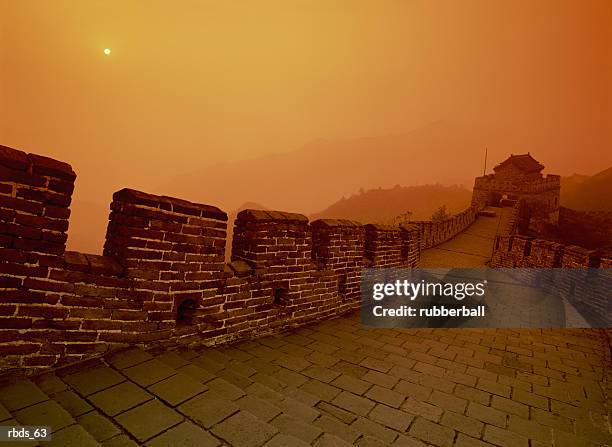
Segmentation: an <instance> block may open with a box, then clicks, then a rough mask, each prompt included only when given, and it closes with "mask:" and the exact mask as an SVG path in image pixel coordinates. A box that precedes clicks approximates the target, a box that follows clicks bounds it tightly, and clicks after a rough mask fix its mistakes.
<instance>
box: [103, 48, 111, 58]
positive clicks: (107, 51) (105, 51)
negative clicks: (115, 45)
mask: <svg viewBox="0 0 612 447" xmlns="http://www.w3.org/2000/svg"><path fill="white" fill-rule="evenodd" d="M104 54H105V55H107V56H108V55H109V54H111V50H110V48H104Z"/></svg>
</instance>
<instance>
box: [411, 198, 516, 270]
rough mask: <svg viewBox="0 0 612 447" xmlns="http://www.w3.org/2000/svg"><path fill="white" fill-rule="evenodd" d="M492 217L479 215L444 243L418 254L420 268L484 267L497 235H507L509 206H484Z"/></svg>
mask: <svg viewBox="0 0 612 447" xmlns="http://www.w3.org/2000/svg"><path fill="white" fill-rule="evenodd" d="M487 211H494V212H495V213H496V215H495V217H479V218H478V219H476V222H474V223H473V224H472V225H471V226H470V227H469V228H468V229H467V230H465V231H464V232H462V233H459V234H458V235H457V236H456V237H454V238H453V239H451V240H450V241H448V242H445V243H443V244H440V245H438V246H437V247H434V248H430V249H428V250H424V251H423V252H422V253H421V261H420V266H421V267H454V268H479V267H485V266H486V262H487V261H489V260H490V259H491V253H492V252H493V243H494V241H495V236H496V235H498V234H507V228H508V225H509V224H510V215H511V214H512V208H487Z"/></svg>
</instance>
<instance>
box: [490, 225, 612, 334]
mask: <svg viewBox="0 0 612 447" xmlns="http://www.w3.org/2000/svg"><path fill="white" fill-rule="evenodd" d="M491 267H494V268H507V269H514V270H512V271H511V272H509V274H511V275H512V276H514V277H516V278H517V279H519V280H520V281H522V282H525V283H526V284H529V285H532V286H539V287H543V288H545V290H549V291H551V293H556V294H558V295H559V296H560V297H563V298H565V299H566V300H568V301H569V302H570V303H571V304H573V305H574V306H575V307H576V308H577V309H578V311H579V312H580V313H581V314H582V316H583V317H584V318H585V319H586V320H587V321H588V322H589V323H591V324H593V325H594V326H596V327H605V326H607V325H609V315H610V311H611V309H610V290H609V288H608V286H607V285H608V284H609V282H605V281H603V280H602V278H603V276H601V275H602V274H601V273H600V274H599V275H593V272H592V270H591V271H590V270H589V269H606V268H610V267H612V254H611V253H610V252H602V251H599V250H587V249H585V248H582V247H578V246H575V245H563V244H559V243H556V242H552V241H548V240H543V239H533V238H529V237H526V236H518V235H507V236H497V238H496V240H495V245H494V251H493V257H492V260H491ZM587 285H588V287H587Z"/></svg>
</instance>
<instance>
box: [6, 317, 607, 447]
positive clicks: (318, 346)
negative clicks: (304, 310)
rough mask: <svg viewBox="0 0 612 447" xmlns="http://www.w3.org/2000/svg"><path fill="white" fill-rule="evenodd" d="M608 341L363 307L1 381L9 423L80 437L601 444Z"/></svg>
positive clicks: (119, 442)
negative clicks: (396, 323) (363, 321)
mask: <svg viewBox="0 0 612 447" xmlns="http://www.w3.org/2000/svg"><path fill="white" fill-rule="evenodd" d="M608 352H609V349H608V346H607V339H605V338H604V334H603V333H602V332H600V331H594V330H494V329H489V330H471V329H461V330H453V329H446V330H444V329H436V330H434V329H420V330H415V329H410V330H409V329H397V330H395V329H370V330H366V329H363V328H362V327H361V325H360V322H359V319H358V317H357V315H350V316H347V317H344V318H340V319H336V320H331V321H327V322H324V323H321V324H317V325H313V326H311V327H308V328H303V329H300V330H297V331H295V332H291V333H286V334H281V335H279V336H274V337H268V338H264V339H260V340H256V341H251V342H245V343H241V344H238V345H235V346H232V347H225V348H219V349H207V350H203V351H194V350H187V351H180V352H168V353H164V354H161V355H157V356H153V355H151V354H148V353H146V352H144V351H140V350H137V349H131V350H128V351H125V352H123V353H119V354H116V355H114V356H112V357H109V358H107V359H106V360H105V361H104V362H102V363H100V364H97V365H93V366H90V367H89V368H81V369H80V370H79V371H78V372H70V373H68V372H66V371H65V372H63V373H62V372H57V373H50V374H46V375H43V376H39V377H36V378H34V379H33V380H21V381H19V382H17V383H14V384H12V385H8V386H6V387H4V388H0V402H1V406H0V421H2V422H0V425H7V424H15V423H21V424H24V425H34V424H47V425H51V426H53V427H55V430H56V433H55V435H54V436H55V441H54V442H52V443H45V444H43V445H56V446H79V447H88V446H99V445H104V446H107V447H110V446H113V447H118V446H135V445H147V446H173V447H175V446H217V445H235V446H260V445H267V446H306V445H315V446H344V445H350V444H353V445H359V446H384V445H393V446H410V447H417V446H420V447H423V446H425V445H435V446H459V447H485V446H490V445H495V446H508V447H515V446H517V447H528V446H532V447H535V446H538V447H541V446H551V445H554V446H561V447H563V446H568V447H569V446H571V447H576V446H599V445H604V444H605V443H608V444H610V442H611V440H610V436H609V432H608V423H609V422H608V419H607V415H606V408H605V394H604V392H605V387H606V386H609V382H605V381H604V375H605V373H606V371H607V370H606V369H605V368H604V365H605V364H606V362H609V358H606V355H607V353H608ZM608 372H609V371H608ZM529 442H531V444H529ZM3 445H4V444H3ZM6 445H9V444H6ZM15 445H17V446H25V445H33V444H28V443H18V444H17V443H16V444H15Z"/></svg>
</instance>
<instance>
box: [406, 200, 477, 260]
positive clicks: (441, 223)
mask: <svg viewBox="0 0 612 447" xmlns="http://www.w3.org/2000/svg"><path fill="white" fill-rule="evenodd" d="M479 209H480V208H479V206H478V205H474V206H471V207H470V208H468V209H466V210H464V211H462V212H460V213H459V214H455V215H454V216H451V217H449V218H448V219H443V220H438V221H429V220H427V221H415V222H410V225H412V226H414V227H415V228H416V230H417V231H418V233H419V239H420V243H421V250H425V249H427V248H431V247H435V246H436V245H440V244H442V243H444V242H446V241H448V240H450V239H452V238H453V237H455V236H456V235H457V234H459V233H461V232H462V231H464V230H465V229H466V228H467V227H469V226H470V225H472V224H473V223H474V221H475V220H476V217H477V216H478V211H479Z"/></svg>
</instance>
